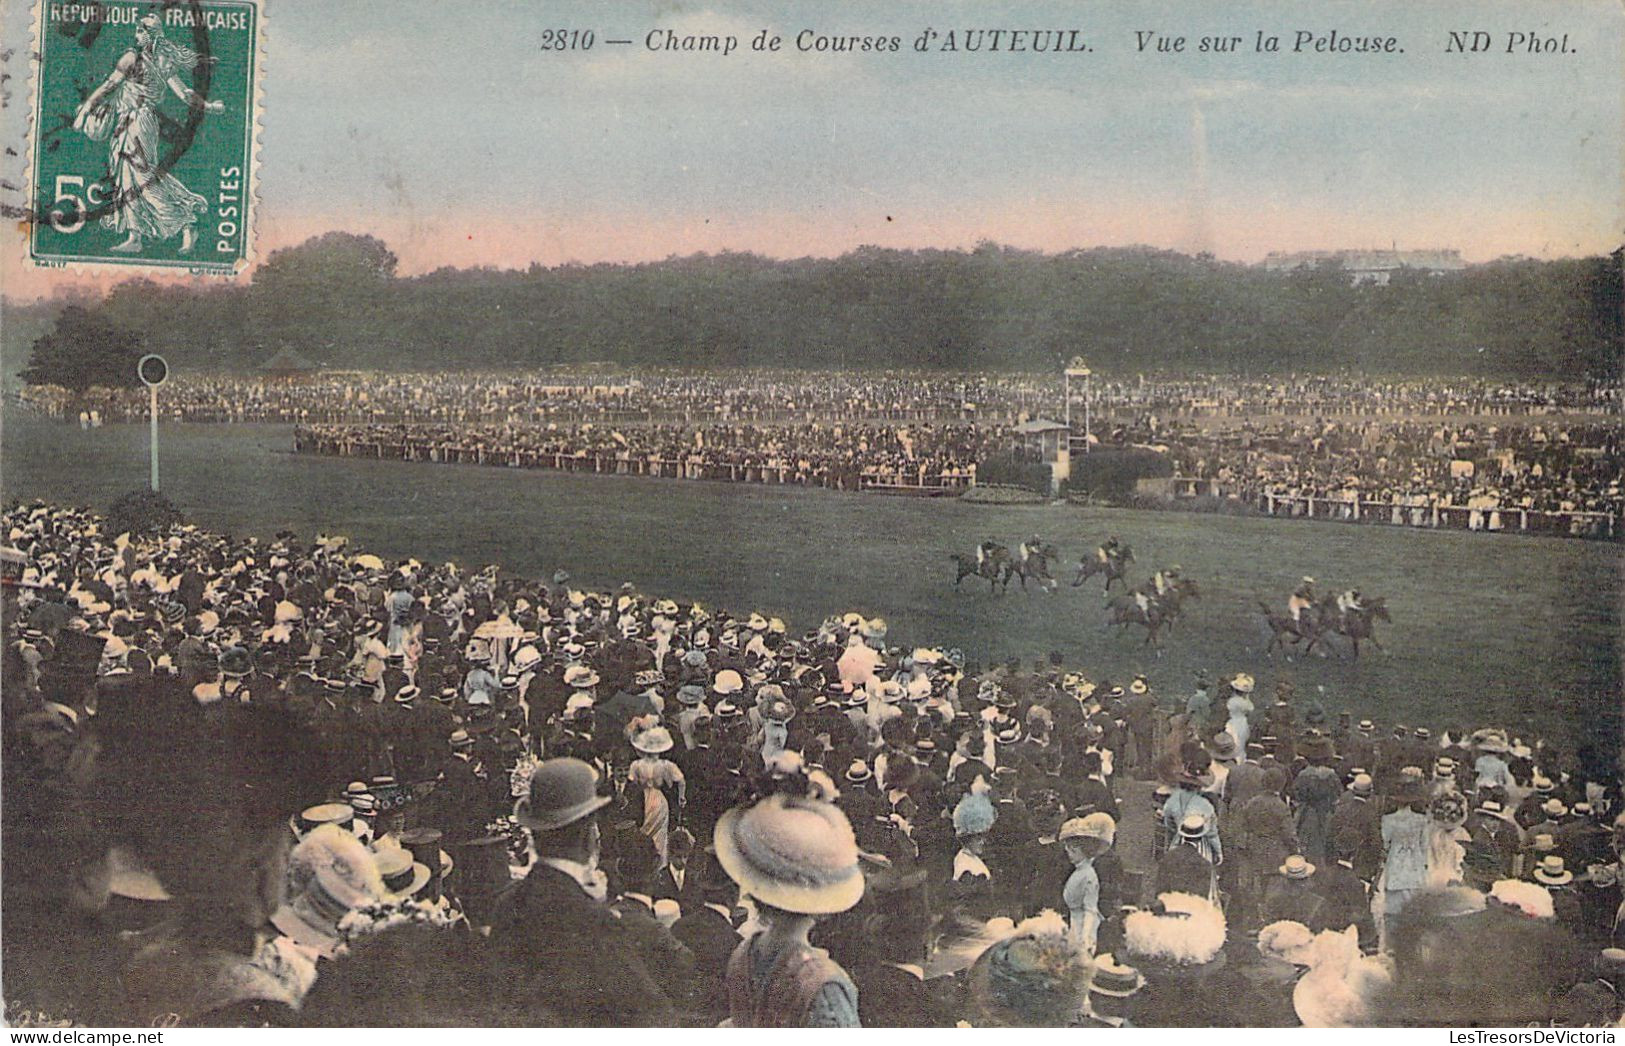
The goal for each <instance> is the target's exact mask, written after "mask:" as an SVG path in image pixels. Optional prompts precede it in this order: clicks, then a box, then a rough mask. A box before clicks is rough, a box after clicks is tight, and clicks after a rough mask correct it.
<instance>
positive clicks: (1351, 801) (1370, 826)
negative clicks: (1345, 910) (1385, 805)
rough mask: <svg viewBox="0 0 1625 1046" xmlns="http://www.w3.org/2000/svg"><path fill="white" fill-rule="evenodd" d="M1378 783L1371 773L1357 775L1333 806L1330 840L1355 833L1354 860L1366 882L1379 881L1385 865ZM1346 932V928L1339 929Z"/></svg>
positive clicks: (1355, 866)
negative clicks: (1374, 797)
mask: <svg viewBox="0 0 1625 1046" xmlns="http://www.w3.org/2000/svg"><path fill="white" fill-rule="evenodd" d="M1373 787H1374V782H1373V781H1372V779H1371V775H1369V774H1356V775H1355V776H1354V780H1353V781H1352V782H1350V783H1349V787H1348V790H1347V791H1345V792H1344V793H1343V794H1342V795H1340V796H1338V797H1337V803H1336V805H1334V806H1333V807H1332V819H1331V824H1330V828H1329V836H1328V838H1332V839H1335V838H1337V837H1338V836H1339V835H1342V834H1344V833H1352V834H1353V835H1354V837H1355V838H1356V839H1357V840H1358V845H1356V847H1355V849H1354V852H1353V855H1352V856H1351V858H1350V860H1352V861H1353V862H1354V871H1355V872H1356V873H1357V874H1358V875H1359V876H1360V878H1362V879H1367V880H1370V879H1375V878H1376V876H1377V872H1378V870H1379V869H1380V867H1381V865H1382V810H1381V808H1380V807H1378V806H1377V804H1376V803H1374V802H1372V801H1371V793H1372V789H1373ZM1337 929H1342V927H1337Z"/></svg>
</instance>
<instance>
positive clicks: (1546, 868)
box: [1535, 854, 1574, 886]
mask: <svg viewBox="0 0 1625 1046" xmlns="http://www.w3.org/2000/svg"><path fill="white" fill-rule="evenodd" d="M1535 881H1536V882H1540V883H1545V884H1546V885H1547V886H1566V885H1567V884H1569V883H1572V882H1573V881H1574V873H1573V872H1571V871H1569V870H1568V869H1566V868H1564V867H1563V858H1561V857H1559V856H1557V855H1556V854H1547V855H1546V856H1545V857H1542V858H1541V859H1540V864H1538V865H1536V866H1535Z"/></svg>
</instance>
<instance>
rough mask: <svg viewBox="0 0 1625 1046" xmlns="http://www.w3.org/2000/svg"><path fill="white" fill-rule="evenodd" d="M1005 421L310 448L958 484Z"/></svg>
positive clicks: (510, 435)
mask: <svg viewBox="0 0 1625 1046" xmlns="http://www.w3.org/2000/svg"><path fill="white" fill-rule="evenodd" d="M1004 438H1005V437H1004V435H1003V432H1002V430H1000V429H998V428H986V427H980V426H975V425H966V424H940V423H938V424H933V423H929V422H923V423H910V424H897V423H871V424H861V423H846V424H843V423H841V422H839V421H834V422H829V423H825V424H803V425H704V426H697V427H685V426H676V425H644V426H637V427H633V426H622V427H619V428H617V427H612V426H607V425H593V424H585V425H570V426H563V427H561V426H558V425H554V424H548V425H464V426H440V425H393V426H391V425H364V426H363V425H308V426H300V427H298V428H296V429H295V430H294V446H295V449H297V450H298V451H300V452H301V453H313V454H333V455H340V456H345V457H356V456H362V457H383V458H399V459H402V460H408V461H438V462H475V463H479V464H499V465H507V466H511V467H516V468H551V469H570V470H575V471H588V472H603V473H620V474H628V473H630V474H636V475H653V476H667V477H673V478H678V479H720V480H733V481H737V482H761V483H791V484H796V485H800V486H819V487H828V488H832V489H837V490H861V489H874V488H890V487H912V488H942V489H948V490H958V489H963V488H966V487H969V486H974V485H975V480H976V462H977V460H978V458H979V457H980V456H981V455H982V453H983V452H984V450H985V449H986V448H988V447H989V446H996V445H998V444H999V443H1000V442H1002V441H1003V439H1004Z"/></svg>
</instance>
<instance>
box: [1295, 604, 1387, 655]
mask: <svg viewBox="0 0 1625 1046" xmlns="http://www.w3.org/2000/svg"><path fill="white" fill-rule="evenodd" d="M1362 602H1363V603H1364V604H1365V605H1364V606H1363V607H1361V608H1360V609H1359V610H1353V611H1342V610H1339V609H1338V608H1337V597H1336V596H1327V597H1326V598H1324V599H1322V600H1321V601H1320V602H1319V603H1317V604H1316V605H1315V612H1316V613H1315V617H1316V621H1315V630H1314V631H1315V634H1314V635H1312V636H1310V637H1309V645H1308V646H1306V647H1304V651H1303V652H1304V653H1306V654H1307V653H1309V652H1310V651H1311V650H1313V649H1314V648H1315V644H1316V643H1318V642H1320V641H1321V640H1322V639H1324V638H1325V637H1326V636H1328V635H1330V634H1332V633H1336V634H1337V635H1340V636H1346V637H1348V640H1349V642H1350V643H1352V644H1353V645H1354V656H1355V657H1359V656H1360V640H1362V639H1365V640H1369V641H1370V642H1371V645H1372V646H1374V647H1376V648H1377V649H1378V650H1382V644H1381V643H1379V642H1377V634H1376V631H1375V628H1374V624H1373V623H1374V622H1376V621H1378V620H1381V621H1392V620H1393V618H1391V617H1389V616H1388V601H1387V600H1386V599H1384V598H1383V597H1381V596H1378V597H1375V598H1372V599H1367V600H1362ZM1384 652H1385V653H1386V651H1384Z"/></svg>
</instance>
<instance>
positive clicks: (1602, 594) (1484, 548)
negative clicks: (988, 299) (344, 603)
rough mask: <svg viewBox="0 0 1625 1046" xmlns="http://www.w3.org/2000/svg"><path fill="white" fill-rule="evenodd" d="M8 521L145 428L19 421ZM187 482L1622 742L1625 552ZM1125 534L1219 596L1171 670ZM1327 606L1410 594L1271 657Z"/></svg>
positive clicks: (1407, 716)
mask: <svg viewBox="0 0 1625 1046" xmlns="http://www.w3.org/2000/svg"><path fill="white" fill-rule="evenodd" d="M0 440H3V457H0V462H3V475H4V494H5V497H6V498H7V500H8V501H9V500H11V499H16V498H25V499H26V498H34V497H42V498H47V499H51V500H56V501H61V502H66V503H71V504H80V505H88V506H91V507H94V508H97V509H105V507H106V506H107V504H108V503H109V502H110V501H112V500H113V498H115V497H117V496H118V495H119V494H121V493H123V492H125V491H127V490H130V489H132V488H135V487H138V486H141V485H143V484H145V482H146V476H147V457H146V453H147V452H146V428H145V426H139V425H127V426H111V427H107V428H103V429H99V430H94V431H89V432H85V431H81V430H79V429H78V428H77V427H72V426H66V425H59V424H56V423H52V422H48V421H45V420H43V419H39V418H35V417H32V416H28V415H25V414H21V413H19V412H17V411H8V412H7V416H6V418H5V427H4V432H3V435H0ZM161 441H162V450H163V455H162V458H161V467H162V470H163V471H162V477H161V478H162V487H163V490H164V492H165V493H166V494H168V495H169V496H170V497H172V498H173V499H175V501H176V502H177V503H178V504H179V505H180V506H181V507H182V508H183V510H184V511H185V512H187V514H188V515H189V516H190V517H191V518H192V519H193V520H194V521H195V522H197V523H199V524H201V525H203V526H206V527H209V528H212V529H218V530H223V531H226V532H229V533H234V534H259V535H263V536H269V535H271V534H272V533H274V532H275V531H277V530H279V529H282V528H291V529H293V530H295V531H297V532H299V533H300V534H301V535H302V536H306V537H308V536H310V535H311V534H313V533H315V532H318V531H321V532H327V533H342V534H348V535H350V536H351V537H352V538H353V539H354V540H355V541H356V542H357V543H359V544H361V545H364V546H366V547H367V548H369V549H370V550H372V551H376V552H378V553H380V554H382V555H384V556H386V557H388V556H395V557H404V556H416V557H418V558H420V559H434V560H443V559H454V560H457V561H459V562H460V563H464V564H472V565H479V564H484V563H488V562H496V563H500V564H502V565H503V566H504V567H505V568H507V569H510V570H514V571H518V572H521V573H523V574H526V575H530V576H541V575H550V574H551V573H552V572H553V571H554V570H555V569H559V568H563V569H566V570H568V571H570V573H571V574H572V575H573V576H574V577H575V578H576V579H577V581H578V582H579V583H581V584H583V585H588V586H593V587H599V588H609V587H613V586H615V585H618V584H619V583H620V582H622V581H628V580H630V581H632V582H633V583H635V584H636V585H637V586H638V587H639V588H640V589H641V590H643V591H645V592H648V593H651V594H657V595H669V596H671V597H673V598H676V599H680V600H698V601H700V602H701V603H703V604H706V605H707V606H713V607H715V606H722V607H726V608H729V609H731V610H735V611H749V610H753V609H760V610H762V611H764V612H766V613H770V614H778V615H780V616H783V617H784V618H785V619H786V620H787V621H788V622H789V624H790V627H791V629H792V631H797V632H799V631H802V630H805V629H807V628H810V627H813V626H814V625H816V624H817V622H818V621H819V620H821V619H822V618H823V617H824V616H825V615H827V614H831V613H836V612H841V611H845V610H860V611H862V612H864V613H866V614H869V615H875V614H878V615H881V616H883V617H885V618H886V620H887V621H888V622H889V623H890V625H891V636H892V637H893V640H894V641H895V642H896V643H897V644H898V645H901V646H911V645H914V644H916V643H930V644H940V645H943V646H958V647H961V648H962V649H963V650H964V651H965V652H966V654H967V656H968V657H969V658H970V659H971V660H973V661H981V662H983V663H986V662H988V661H989V660H993V659H1003V658H1008V657H1018V656H1019V657H1021V658H1023V659H1031V658H1034V657H1040V656H1043V655H1044V654H1046V653H1048V652H1049V651H1051V650H1059V651H1061V652H1062V653H1064V654H1065V655H1066V657H1067V660H1068V662H1069V663H1071V664H1077V665H1081V666H1084V667H1085V669H1086V671H1088V672H1089V674H1090V675H1091V677H1092V678H1095V679H1097V680H1098V679H1102V678H1110V679H1114V680H1121V681H1126V680H1127V678H1128V677H1129V676H1130V675H1131V674H1132V673H1135V672H1144V673H1146V675H1147V677H1148V678H1149V679H1150V681H1151V683H1152V685H1153V686H1154V687H1155V688H1157V689H1158V690H1159V692H1164V693H1168V692H1177V693H1179V694H1181V695H1183V694H1185V693H1188V692H1189V688H1190V683H1191V679H1192V675H1193V673H1194V672H1195V671H1196V670H1197V669H1198V668H1206V669H1208V670H1209V671H1211V672H1213V673H1214V674H1215V676H1216V677H1217V676H1221V675H1224V674H1228V673H1232V672H1236V671H1246V672H1250V673H1252V674H1253V675H1255V676H1257V678H1258V681H1259V690H1260V698H1261V699H1262V700H1261V701H1260V704H1261V705H1262V704H1263V703H1264V702H1265V701H1267V700H1269V695H1270V694H1271V692H1272V690H1273V686H1274V683H1275V682H1276V680H1277V679H1280V678H1290V679H1291V680H1292V681H1293V682H1294V683H1295V685H1296V686H1297V688H1298V691H1299V692H1300V693H1305V692H1315V691H1317V690H1319V691H1320V692H1321V696H1322V698H1323V700H1324V702H1325V705H1326V707H1327V710H1328V711H1330V712H1333V713H1335V712H1337V711H1339V710H1347V711H1350V712H1352V713H1354V715H1355V717H1356V718H1361V717H1367V716H1368V717H1371V718H1373V719H1378V720H1383V721H1387V722H1403V723H1406V724H1410V725H1424V724H1425V725H1430V726H1433V727H1435V728H1439V727H1447V726H1451V725H1454V724H1473V725H1483V724H1487V723H1505V724H1507V725H1509V726H1511V727H1514V728H1515V729H1523V728H1533V729H1534V730H1536V731H1537V732H1540V733H1544V734H1548V735H1550V736H1552V737H1554V738H1563V739H1565V740H1568V741H1570V742H1579V741H1581V740H1582V739H1589V740H1591V741H1592V742H1593V743H1596V744H1598V745H1602V746H1617V745H1618V743H1619V737H1620V731H1621V694H1622V687H1621V677H1620V667H1621V666H1620V613H1619V610H1620V596H1621V583H1620V570H1619V568H1620V563H1621V556H1620V548H1619V546H1617V545H1609V544H1601V543H1590V542H1581V541H1567V540H1558V539H1551V538H1524V537H1518V536H1513V535H1491V534H1467V533H1427V532H1416V531H1407V530H1400V529H1390V528H1386V527H1374V526H1358V525H1339V524H1330V523H1305V522H1294V521H1287V520H1271V519H1245V518H1233V517H1224V516H1210V515H1187V514H1180V513H1156V512H1139V511H1129V510H1113V509H1080V508H1077V507H1072V506H1035V507H993V506H983V505H969V504H963V503H960V502H957V501H948V500H935V501H925V500H913V499H903V498H888V497H882V496H875V495H856V494H838V493H832V492H829V491H821V490H802V489H794V488H781V487H761V486H744V485H731V484H721V483H699V482H684V481H677V480H649V479H641V478H630V477H598V476H571V475H561V474H556V473H549V472H540V471H515V470H505V469H500V468H482V467H476V466H446V465H429V464H416V463H403V462H369V461H354V460H342V459H335V458H315V457H300V456H295V455H293V454H292V453H291V452H290V448H291V446H292V436H291V432H290V430H289V429H288V428H286V427H282V426H257V425H249V426H237V427H214V426H183V425H168V426H165V427H164V429H163V432H162V436H161ZM1033 532H1037V533H1039V534H1041V535H1043V536H1044V537H1045V538H1046V539H1047V540H1049V541H1052V542H1054V543H1055V544H1056V545H1057V546H1059V548H1060V549H1061V551H1062V553H1063V555H1064V556H1065V557H1066V562H1065V567H1066V570H1065V578H1064V581H1063V586H1062V588H1061V589H1060V591H1059V592H1056V593H1053V594H1046V593H1040V592H1036V591H1028V592H1023V591H1021V590H1020V588H1019V586H1018V585H1017V586H1013V587H1012V588H1011V589H1010V591H1009V592H1008V593H1004V594H999V595H990V594H989V593H988V590H987V586H986V583H985V582H984V583H981V584H976V583H974V581H973V579H967V580H966V582H965V583H964V585H963V586H962V587H961V588H960V589H958V590H956V589H955V588H954V586H953V583H952V582H953V565H952V563H950V562H949V559H948V555H949V553H951V552H956V551H957V552H970V551H971V550H972V549H973V548H974V546H975V545H976V544H977V543H978V542H980V541H981V540H983V539H985V538H988V537H995V538H998V539H999V540H1001V541H1003V542H1005V543H1006V544H1008V545H1010V546H1011V547H1012V548H1013V547H1014V546H1015V545H1016V544H1017V543H1018V542H1019V541H1020V540H1021V539H1022V538H1023V537H1025V536H1027V535H1029V534H1031V533H1033ZM1108 534H1116V535H1117V536H1118V537H1120V538H1121V539H1122V540H1124V541H1127V542H1129V543H1130V544H1131V545H1133V547H1134V550H1135V553H1136V556H1137V559H1138V562H1137V563H1136V565H1135V568H1134V573H1133V574H1132V577H1133V578H1134V580H1139V579H1140V578H1142V577H1144V576H1145V575H1146V574H1147V573H1148V572H1149V571H1150V570H1152V569H1155V568H1156V567H1158V566H1167V565H1169V564H1174V563H1178V564H1179V565H1180V566H1182V567H1183V568H1184V571H1185V574H1186V575H1187V576H1190V577H1194V578H1196V579H1197V581H1198V582H1199V584H1200V585H1201V588H1202V594H1203V598H1202V599H1201V600H1200V601H1199V602H1196V603H1194V604H1191V605H1190V606H1189V609H1188V611H1187V613H1186V616H1185V618H1184V619H1183V620H1182V621H1181V622H1180V623H1179V625H1178V626H1177V627H1176V629H1175V631H1174V632H1173V634H1172V635H1171V636H1170V637H1169V638H1168V639H1167V640H1166V642H1165V646H1164V649H1163V651H1162V653H1161V654H1160V656H1159V655H1158V654H1157V653H1156V652H1155V651H1153V650H1152V649H1151V648H1148V647H1146V646H1144V645H1142V643H1141V639H1142V638H1143V631H1141V630H1138V629H1134V630H1130V631H1126V632H1125V631H1119V630H1115V629H1113V630H1108V629H1107V628H1106V627H1105V611H1104V608H1103V605H1102V599H1101V594H1100V587H1099V579H1098V578H1097V579H1092V580H1091V581H1090V582H1089V583H1088V584H1087V586H1086V587H1084V588H1077V589H1074V588H1071V587H1069V586H1068V583H1069V582H1070V580H1071V576H1072V572H1073V569H1074V568H1075V566H1076V562H1077V558H1078V556H1080V555H1081V554H1084V553H1085V552H1087V551H1088V550H1089V549H1092V548H1093V547H1094V546H1095V545H1097V544H1099V543H1100V542H1101V541H1102V540H1104V539H1105V538H1106V536H1107V535H1108ZM1305 574H1308V575H1311V576H1313V577H1315V578H1316V579H1318V581H1319V583H1320V586H1319V587H1320V590H1321V591H1323V592H1327V591H1335V590H1339V589H1341V588H1344V587H1347V586H1351V585H1352V586H1355V587H1358V588H1360V589H1361V590H1362V591H1363V592H1364V593H1366V594H1367V595H1371V596H1376V595H1380V596H1386V597H1387V599H1388V605H1389V608H1390V610H1391V612H1392V615H1393V621H1392V623H1391V624H1382V625H1379V630H1378V637H1379V639H1380V641H1381V642H1382V644H1383V645H1384V647H1385V648H1386V651H1385V652H1378V651H1375V650H1366V649H1364V648H1362V652H1361V656H1360V657H1359V659H1358V660H1357V661H1356V660H1353V659H1350V658H1349V657H1348V655H1347V652H1348V645H1347V643H1346V642H1343V641H1341V640H1335V641H1334V644H1335V651H1334V652H1333V653H1332V656H1329V657H1321V656H1319V651H1318V650H1317V652H1316V656H1314V657H1312V658H1307V659H1305V658H1302V657H1298V658H1295V659H1289V658H1288V657H1286V656H1284V655H1282V654H1281V653H1279V652H1277V653H1276V654H1275V655H1274V656H1273V657H1271V656H1267V655H1266V653H1265V647H1266V645H1267V643H1268V639H1269V634H1268V631H1267V629H1266V627H1265V625H1264V622H1263V619H1262V616H1261V615H1260V613H1259V612H1258V609H1257V602H1258V600H1260V599H1264V600H1268V601H1269V602H1271V603H1272V604H1274V605H1275V606H1277V607H1280V608H1284V606H1285V602H1286V597H1287V594H1288V593H1289V592H1290V591H1291V590H1292V588H1293V587H1294V585H1295V584H1296V583H1297V580H1298V578H1299V577H1300V576H1301V575H1305Z"/></svg>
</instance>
